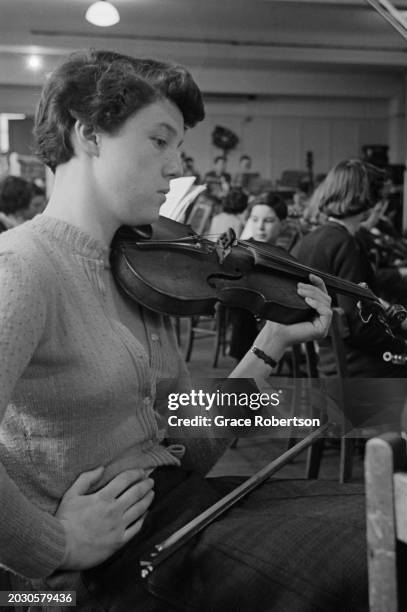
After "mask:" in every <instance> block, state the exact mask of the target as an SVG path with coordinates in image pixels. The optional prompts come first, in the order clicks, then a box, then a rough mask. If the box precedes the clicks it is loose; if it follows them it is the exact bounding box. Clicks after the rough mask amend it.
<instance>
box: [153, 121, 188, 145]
mask: <svg viewBox="0 0 407 612" xmlns="http://www.w3.org/2000/svg"><path fill="white" fill-rule="evenodd" d="M156 128H164V129H165V130H168V131H169V132H170V134H171V136H178V130H176V129H175V128H174V127H173V126H172V125H171V124H170V123H166V122H165V121H161V122H160V123H158V124H157V126H156ZM183 144H184V141H183V139H181V140H180V141H179V143H178V147H180V146H182V145H183Z"/></svg>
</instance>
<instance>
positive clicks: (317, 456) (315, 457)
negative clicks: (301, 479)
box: [305, 438, 325, 478]
mask: <svg viewBox="0 0 407 612" xmlns="http://www.w3.org/2000/svg"><path fill="white" fill-rule="evenodd" d="M324 445H325V441H324V438H319V440H316V441H315V442H314V444H312V446H310V447H309V449H308V454H307V465H306V467H305V477H306V478H318V476H319V469H320V467H321V460H322V455H323V452H324Z"/></svg>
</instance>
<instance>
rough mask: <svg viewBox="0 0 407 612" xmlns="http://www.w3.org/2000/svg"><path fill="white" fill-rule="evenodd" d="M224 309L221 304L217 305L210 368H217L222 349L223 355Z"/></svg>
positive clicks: (224, 335)
mask: <svg viewBox="0 0 407 612" xmlns="http://www.w3.org/2000/svg"><path fill="white" fill-rule="evenodd" d="M225 321H226V308H225V307H224V306H223V305H222V304H220V303H219V304H218V305H217V308H216V314H215V323H216V334H215V352H214V355H213V363H212V367H213V368H217V367H218V360H219V353H220V350H221V349H222V354H223V355H224V354H225V341H226V327H225Z"/></svg>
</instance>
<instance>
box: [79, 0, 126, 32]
mask: <svg viewBox="0 0 407 612" xmlns="http://www.w3.org/2000/svg"><path fill="white" fill-rule="evenodd" d="M85 18H86V19H87V21H89V23H92V24H93V25H96V26H100V27H102V28H106V27H108V26H112V25H115V23H118V22H119V21H120V15H119V12H118V10H117V8H116V7H114V6H113V4H110V2H108V1H107V0H99V1H98V2H94V3H93V4H91V5H90V7H89V8H88V10H87V11H86V15H85Z"/></svg>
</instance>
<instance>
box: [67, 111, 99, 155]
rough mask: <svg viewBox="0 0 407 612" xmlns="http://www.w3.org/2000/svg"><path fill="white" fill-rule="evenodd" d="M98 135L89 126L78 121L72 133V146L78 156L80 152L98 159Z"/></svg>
mask: <svg viewBox="0 0 407 612" xmlns="http://www.w3.org/2000/svg"><path fill="white" fill-rule="evenodd" d="M99 144H100V143H99V135H98V134H97V133H96V132H95V129H94V127H93V126H91V125H85V124H84V123H82V122H81V121H79V120H78V119H77V120H76V121H75V125H74V127H73V131H72V146H73V148H74V151H75V153H76V154H77V155H78V154H79V152H80V151H82V152H84V153H85V154H87V155H90V156H91V157H99Z"/></svg>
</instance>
